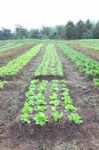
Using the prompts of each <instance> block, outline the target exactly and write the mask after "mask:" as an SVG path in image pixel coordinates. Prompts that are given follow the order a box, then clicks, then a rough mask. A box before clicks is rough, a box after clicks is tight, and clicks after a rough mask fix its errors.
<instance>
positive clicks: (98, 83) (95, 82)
mask: <svg viewBox="0 0 99 150" xmlns="http://www.w3.org/2000/svg"><path fill="white" fill-rule="evenodd" d="M94 84H95V86H96V87H99V79H94Z"/></svg>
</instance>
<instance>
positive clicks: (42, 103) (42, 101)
mask: <svg viewBox="0 0 99 150" xmlns="http://www.w3.org/2000/svg"><path fill="white" fill-rule="evenodd" d="M36 104H37V105H46V102H45V100H44V99H38V100H37V102H36Z"/></svg>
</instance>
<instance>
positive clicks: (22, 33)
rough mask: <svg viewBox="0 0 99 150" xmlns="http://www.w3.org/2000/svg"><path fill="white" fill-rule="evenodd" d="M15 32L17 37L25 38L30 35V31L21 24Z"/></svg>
mask: <svg viewBox="0 0 99 150" xmlns="http://www.w3.org/2000/svg"><path fill="white" fill-rule="evenodd" d="M15 34H16V38H17V39H25V38H28V37H29V32H28V30H27V29H25V28H24V27H23V26H21V25H16V28H15Z"/></svg>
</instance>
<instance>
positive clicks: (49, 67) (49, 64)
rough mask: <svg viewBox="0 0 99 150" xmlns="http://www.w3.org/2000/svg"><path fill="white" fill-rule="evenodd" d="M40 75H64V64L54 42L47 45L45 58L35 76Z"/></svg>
mask: <svg viewBox="0 0 99 150" xmlns="http://www.w3.org/2000/svg"><path fill="white" fill-rule="evenodd" d="M40 75H42V76H46V75H52V76H60V77H62V76H63V69H62V64H61V61H60V58H59V57H58V55H57V52H56V49H55V47H54V45H53V44H49V45H48V46H47V48H46V52H45V54H44V57H43V60H42V61H41V64H40V65H39V67H38V69H37V70H36V72H35V76H40Z"/></svg>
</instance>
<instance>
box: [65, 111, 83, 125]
mask: <svg viewBox="0 0 99 150" xmlns="http://www.w3.org/2000/svg"><path fill="white" fill-rule="evenodd" d="M68 119H69V120H70V121H72V122H74V123H75V124H81V123H83V120H81V117H80V116H79V115H78V114H77V113H73V114H70V115H68Z"/></svg>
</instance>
